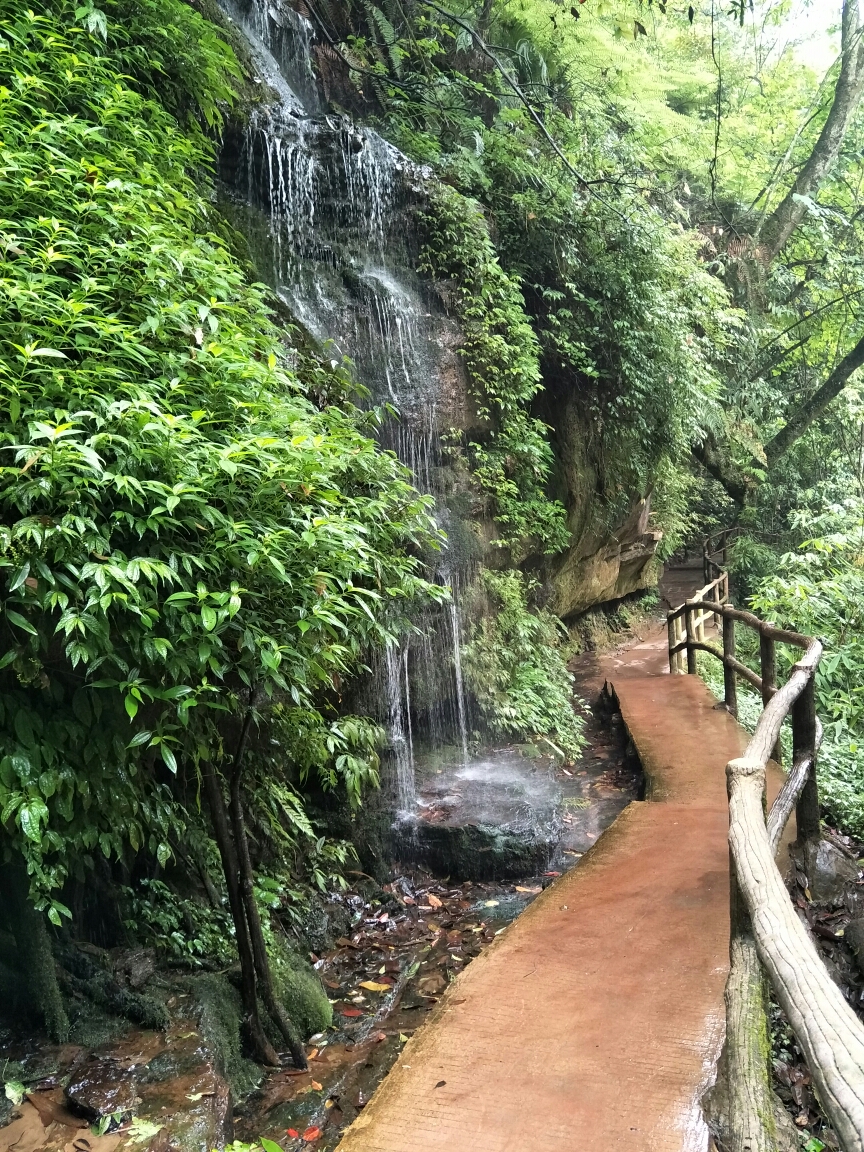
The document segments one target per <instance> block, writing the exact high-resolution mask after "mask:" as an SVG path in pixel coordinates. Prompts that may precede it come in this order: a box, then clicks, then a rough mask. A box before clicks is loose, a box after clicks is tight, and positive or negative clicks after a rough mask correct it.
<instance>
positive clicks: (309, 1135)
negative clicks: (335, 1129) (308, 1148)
mask: <svg viewBox="0 0 864 1152" xmlns="http://www.w3.org/2000/svg"><path fill="white" fill-rule="evenodd" d="M320 1135H321V1129H320V1128H307V1129H306V1131H305V1132H304V1133H303V1139H304V1140H305V1141H306V1143H307V1144H311V1143H312V1141H313V1140H317V1139H318V1137H319V1136H320Z"/></svg>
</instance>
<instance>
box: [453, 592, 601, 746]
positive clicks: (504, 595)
mask: <svg viewBox="0 0 864 1152" xmlns="http://www.w3.org/2000/svg"><path fill="white" fill-rule="evenodd" d="M536 587H537V585H536V583H534V582H532V581H530V580H527V579H526V578H525V577H524V576H522V574H521V573H519V572H515V571H513V572H492V571H488V570H487V571H485V572H483V573H482V574H481V577H480V587H479V589H478V590H477V591H482V592H483V593H485V594H486V596H487V597H488V601H489V603H488V605H487V611H486V612H485V613H484V614H482V615H480V616H479V618H478V619H476V621H475V622H474V624H473V625H472V627H471V631H470V634H469V637H468V641H467V643H466V644H465V645H464V647H463V649H462V661H463V667H464V671H465V682H466V684H467V686H468V688H469V690H470V691H471V692H472V693H473V695H474V697H475V699H476V701H477V705H478V707H479V710H480V715H481V717H482V719H483V722H484V724H485V725H486V727H487V729H488V731H489V732H490V734H491V735H493V736H496V737H502V736H503V737H510V738H513V737H516V738H517V739H523V740H531V739H536V738H538V737H540V738H546V739H547V740H549V741H551V742H552V743H553V745H555V746H557V747H558V748H560V750H561V751H562V752H563V753H564V754H565V755H566V757H567V758H568V759H570V758H572V757H574V756H576V755H577V754H578V752H579V749H580V748H581V747H582V745H583V739H582V722H581V720H580V719H579V718H578V717H577V716H576V713H575V712H574V711H573V687H572V685H573V677H572V676H571V675H570V673H569V672H568V671H567V657H566V652H565V650H564V646H563V640H564V638H565V637H566V631H565V630H564V628H563V625H562V624H561V622H560V621H559V620H558V618H557V617H556V616H553V615H552V613H551V612H548V611H545V610H543V609H533V610H532V609H530V608H529V607H528V597H529V595H530V594H531V593H532V592H533V591H534V589H535V588H536Z"/></svg>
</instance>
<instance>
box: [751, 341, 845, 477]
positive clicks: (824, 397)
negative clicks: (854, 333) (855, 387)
mask: <svg viewBox="0 0 864 1152" xmlns="http://www.w3.org/2000/svg"><path fill="white" fill-rule="evenodd" d="M862 365H864V337H862V338H861V339H860V340H859V341H858V343H857V344H856V345H855V347H854V348H853V349H852V350H851V351H850V352H847V353H846V355H845V356H844V357H843V359H842V360H841V361H840V363H839V364H838V365H837V367H836V368H835V369H834V371H833V372H832V373H831V375H830V376H829V377H828V379H827V380H826V381H825V383H824V384H823V385H822V387H821V388H817V390H816V391H815V392H814V393H813V395H812V396H811V397H810V399H809V400H805V401H804V403H803V404H802V405H801V406H800V407H799V408H798V409H797V410H796V411H795V412H793V413H792V415H791V416H790V417H789V419H788V420H787V421H786V424H785V425H784V426H783V427H782V428H781V429H780V431H779V432H778V433H777V435H776V436H775V437H774V438H773V439H771V440H769V441H768V443H767V444H766V445H765V458H766V460H767V461H768V467H769V468H770V467H771V465H772V464H774V463H776V461H777V460H779V459H780V457H781V456H782V455H783V453H784V452H786V451H787V450H788V449H789V448H791V446H792V445H793V444H794V443H795V441H796V440H799V439H800V438H801V437H802V436H803V435H804V433H805V432H806V431H807V429H808V428H809V427H810V425H811V424H812V423H813V421H814V420H816V419H817V418H818V417H819V416H821V415H822V413H823V412H824V411H825V409H826V408H827V407H828V405H829V404H830V403H831V401H832V400H834V399H835V398H836V397H837V396H839V395H840V393H841V392H842V391H843V389H844V388H845V387H846V385H847V384H848V383H849V377H850V376H851V375H852V373H853V372H854V371H855V370H856V369H858V368H860V367H861V366H862Z"/></svg>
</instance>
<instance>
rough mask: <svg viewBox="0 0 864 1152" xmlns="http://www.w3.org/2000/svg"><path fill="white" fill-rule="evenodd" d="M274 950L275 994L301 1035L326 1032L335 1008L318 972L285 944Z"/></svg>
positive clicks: (280, 944)
mask: <svg viewBox="0 0 864 1152" xmlns="http://www.w3.org/2000/svg"><path fill="white" fill-rule="evenodd" d="M271 951H272V956H271V959H272V963H273V980H274V983H275V986H276V995H277V996H278V997H279V999H280V1000H281V1001H282V1003H283V1004H284V1005H285V1009H286V1011H287V1012H288V1015H289V1016H290V1017H291V1020H292V1021H293V1023H294V1025H295V1026H296V1028H297V1030H298V1031H299V1033H300V1035H301V1036H303V1037H304V1038H305V1037H309V1036H312V1035H314V1034H315V1033H316V1032H323V1031H324V1029H325V1028H328V1027H329V1026H330V1025H331V1024H332V1023H333V1008H332V1005H331V1004H330V1001H329V1000H328V998H327V994H326V992H325V991H324V989H323V988H322V986H321V981H320V980H319V979H318V976H317V975H316V973H315V970H314V969H313V968H312V966H311V965H310V964H309V963H307V961H306V960H304V959H303V957H302V956H299V955H298V954H297V953H296V952H292V951H291V949H290V948H289V947H288V946H287V944H285V943H284V942H279V943H278V944H276V945H275V947H273V948H272V949H271Z"/></svg>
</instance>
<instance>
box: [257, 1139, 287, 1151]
mask: <svg viewBox="0 0 864 1152" xmlns="http://www.w3.org/2000/svg"><path fill="white" fill-rule="evenodd" d="M258 1143H259V1144H260V1145H261V1147H262V1148H263V1149H264V1152H282V1149H281V1148H280V1147H279V1145H278V1144H277V1143H276V1141H275V1140H268V1139H267V1137H266V1136H261V1137H260V1138H259V1140H258Z"/></svg>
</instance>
